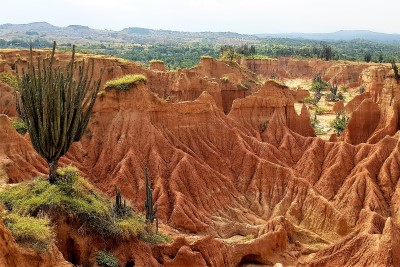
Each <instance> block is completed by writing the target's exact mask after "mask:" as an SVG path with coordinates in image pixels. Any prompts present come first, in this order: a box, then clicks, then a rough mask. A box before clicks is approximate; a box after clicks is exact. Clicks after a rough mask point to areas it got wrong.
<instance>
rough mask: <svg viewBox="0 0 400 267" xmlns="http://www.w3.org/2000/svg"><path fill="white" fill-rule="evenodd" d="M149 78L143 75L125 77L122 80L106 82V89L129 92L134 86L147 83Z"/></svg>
mask: <svg viewBox="0 0 400 267" xmlns="http://www.w3.org/2000/svg"><path fill="white" fill-rule="evenodd" d="M146 81H147V78H146V76H144V75H143V74H134V75H125V76H123V77H121V78H117V79H114V80H110V81H108V82H106V84H105V87H106V88H115V89H120V90H128V89H129V88H130V87H131V86H132V85H134V84H139V83H146Z"/></svg>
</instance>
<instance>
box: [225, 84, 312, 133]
mask: <svg viewBox="0 0 400 267" xmlns="http://www.w3.org/2000/svg"><path fill="white" fill-rule="evenodd" d="M295 101H296V100H295V98H294V97H293V93H292V91H291V90H289V88H288V87H286V86H283V85H280V84H278V83H276V82H274V81H268V82H266V83H265V84H264V85H263V87H262V88H261V89H260V90H259V91H258V92H256V93H254V94H253V95H251V96H249V97H247V98H245V99H241V100H239V99H238V100H235V101H234V103H233V105H232V110H231V112H230V113H229V118H231V119H233V120H235V121H237V122H240V124H241V125H242V126H243V127H245V128H246V129H248V130H252V135H253V136H255V137H258V138H261V139H262V138H263V137H262V136H263V134H264V133H265V130H266V129H267V128H268V125H269V123H270V121H271V119H272V117H273V115H275V114H276V116H280V115H282V116H283V117H284V122H283V123H284V125H287V127H288V128H289V129H291V130H293V131H294V132H297V133H299V134H301V135H303V136H315V132H314V130H313V128H312V127H311V123H310V114H309V112H308V110H307V108H306V107H305V106H303V108H302V110H301V114H300V115H297V113H296V111H295V109H294V103H295ZM278 114H279V115H278Z"/></svg>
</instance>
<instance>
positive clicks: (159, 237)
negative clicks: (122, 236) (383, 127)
mask: <svg viewBox="0 0 400 267" xmlns="http://www.w3.org/2000/svg"><path fill="white" fill-rule="evenodd" d="M139 238H140V239H141V240H143V241H145V242H147V243H150V244H162V243H168V242H170V241H171V237H169V236H168V235H165V234H163V233H160V232H158V233H154V231H150V232H141V233H140V234H139Z"/></svg>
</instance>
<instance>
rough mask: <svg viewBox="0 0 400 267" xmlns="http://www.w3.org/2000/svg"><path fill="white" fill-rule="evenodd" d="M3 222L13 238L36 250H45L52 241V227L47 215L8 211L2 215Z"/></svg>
mask: <svg viewBox="0 0 400 267" xmlns="http://www.w3.org/2000/svg"><path fill="white" fill-rule="evenodd" d="M3 220H4V224H5V225H6V227H7V228H8V229H10V231H11V233H12V234H13V236H14V238H15V240H16V241H17V242H18V243H20V244H22V245H24V246H26V247H30V248H33V249H37V250H47V249H48V248H49V246H50V245H51V244H53V243H54V234H53V229H52V227H51V226H50V220H49V218H47V217H42V218H36V217H31V216H21V215H19V214H16V213H9V214H6V215H4V216H3Z"/></svg>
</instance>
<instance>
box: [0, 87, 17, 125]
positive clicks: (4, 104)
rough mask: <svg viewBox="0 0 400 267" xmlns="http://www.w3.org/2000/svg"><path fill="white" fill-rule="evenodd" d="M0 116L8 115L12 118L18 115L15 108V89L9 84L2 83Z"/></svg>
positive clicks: (0, 88)
mask: <svg viewBox="0 0 400 267" xmlns="http://www.w3.org/2000/svg"><path fill="white" fill-rule="evenodd" d="M0 114H6V115H8V116H11V117H15V116H16V115H17V110H16V108H15V97H14V89H13V88H11V87H10V86H8V85H7V84H4V83H1V82H0Z"/></svg>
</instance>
